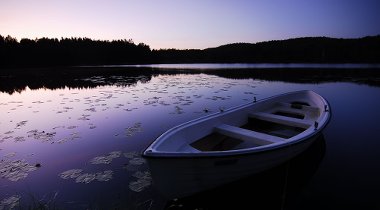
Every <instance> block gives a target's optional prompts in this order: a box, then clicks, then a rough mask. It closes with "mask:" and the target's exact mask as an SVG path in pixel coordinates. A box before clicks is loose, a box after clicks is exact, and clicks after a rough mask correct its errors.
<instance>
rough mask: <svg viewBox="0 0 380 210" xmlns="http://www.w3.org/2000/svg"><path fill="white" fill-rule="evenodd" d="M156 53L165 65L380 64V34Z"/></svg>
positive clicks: (159, 51)
mask: <svg viewBox="0 0 380 210" xmlns="http://www.w3.org/2000/svg"><path fill="white" fill-rule="evenodd" d="M153 53H154V54H155V56H154V57H155V58H156V59H157V61H159V62H162V63H173V62H174V63H379V62H380V35H379V36H372V37H364V38H360V39H334V38H327V37H308V38H296V39H288V40H281V41H268V42H260V43H256V44H249V43H236V44H228V45H223V46H220V47H216V48H208V49H204V50H174V49H169V50H157V51H155V50H154V51H153Z"/></svg>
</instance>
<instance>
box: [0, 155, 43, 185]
mask: <svg viewBox="0 0 380 210" xmlns="http://www.w3.org/2000/svg"><path fill="white" fill-rule="evenodd" d="M35 170H37V167H36V166H34V165H30V164H29V163H28V162H26V160H9V159H4V160H1V161H0V177H1V178H5V179H8V180H10V181H14V182H15V181H18V180H20V179H24V178H26V177H27V176H28V174H29V172H32V171H35Z"/></svg>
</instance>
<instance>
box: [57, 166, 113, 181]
mask: <svg viewBox="0 0 380 210" xmlns="http://www.w3.org/2000/svg"><path fill="white" fill-rule="evenodd" d="M82 172H83V170H82V169H70V170H67V171H64V172H62V173H61V174H60V175H59V176H60V177H61V178H62V179H75V182H76V183H85V184H89V183H91V182H92V181H99V182H106V181H109V180H111V179H112V174H113V171H111V170H106V171H102V172H96V173H82Z"/></svg>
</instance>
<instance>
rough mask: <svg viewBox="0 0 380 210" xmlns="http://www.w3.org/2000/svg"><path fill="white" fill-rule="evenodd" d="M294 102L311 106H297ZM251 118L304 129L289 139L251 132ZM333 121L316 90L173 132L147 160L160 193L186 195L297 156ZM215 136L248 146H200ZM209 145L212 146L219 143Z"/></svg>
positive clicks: (241, 108) (238, 109)
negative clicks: (224, 136)
mask: <svg viewBox="0 0 380 210" xmlns="http://www.w3.org/2000/svg"><path fill="white" fill-rule="evenodd" d="M294 101H296V102H297V103H299V102H301V103H305V104H307V105H299V104H291V103H293V102H294ZM289 104H290V105H289ZM279 110H280V111H281V112H282V111H284V110H285V111H284V112H289V113H291V114H292V115H294V116H290V117H289V116H283V113H280V114H278V113H279ZM297 115H302V116H301V117H302V119H296V118H297V117H298V116H297ZM250 118H255V119H259V120H268V121H271V122H274V123H277V124H286V126H288V127H296V128H297V129H298V128H302V130H301V131H300V132H299V133H296V134H293V135H291V136H289V137H286V138H285V137H282V136H280V137H278V136H277V134H274V135H272V134H270V135H269V134H266V133H261V132H257V131H251V130H247V129H246V127H244V125H245V124H247V122H248V121H249V119H250ZM329 119H330V107H329V105H328V103H327V101H326V100H325V99H323V98H322V97H321V96H319V95H318V94H316V93H314V92H312V91H299V92H294V93H289V94H283V95H280V96H278V97H272V98H269V99H265V100H262V101H258V102H254V103H251V104H246V105H242V106H239V107H235V108H232V109H230V110H226V111H224V112H221V113H216V114H212V115H209V116H205V117H203V118H200V119H196V120H193V121H190V122H187V123H184V124H182V125H179V126H177V127H175V128H172V129H170V130H169V131H167V132H165V133H164V134H162V135H161V136H160V137H159V138H157V139H156V141H155V142H153V143H152V144H151V145H150V146H149V147H148V148H147V149H146V150H145V151H144V154H143V156H144V157H146V158H147V161H148V164H149V167H150V170H151V172H152V177H153V182H154V185H155V186H156V187H157V189H158V190H159V191H160V192H161V193H162V194H163V195H165V196H166V197H168V198H178V197H184V196H188V195H191V194H193V193H197V192H200V191H203V190H207V189H210V188H213V187H216V186H219V185H222V184H225V183H228V182H232V181H235V180H238V179H241V178H243V177H246V176H249V175H252V174H255V173H259V172H262V171H264V170H267V169H270V168H273V167H275V166H277V165H279V164H281V163H284V162H286V161H288V160H290V159H292V158H294V157H295V156H297V155H298V154H300V153H301V152H303V151H305V150H306V149H307V148H308V147H309V146H310V145H311V144H312V143H313V141H314V140H315V139H316V138H317V137H318V136H319V135H320V133H321V132H322V130H323V128H324V127H325V126H326V125H327V123H328V121H329ZM256 123H257V122H256ZM242 126H243V127H242ZM212 133H219V134H221V135H226V136H228V138H233V139H238V140H239V144H240V145H244V146H240V147H231V148H223V149H220V148H219V149H215V148H212V149H210V148H205V147H204V145H203V146H202V144H204V143H202V142H201V146H197V144H198V143H197V142H199V141H203V140H202V139H205V136H208V135H210V134H212ZM207 141H208V142H206V145H207V144H210V143H213V142H212V141H214V139H212V138H211V139H210V138H209V139H207ZM241 142H242V143H241ZM246 142H249V143H246ZM252 142H254V143H252ZM252 145H254V146H252Z"/></svg>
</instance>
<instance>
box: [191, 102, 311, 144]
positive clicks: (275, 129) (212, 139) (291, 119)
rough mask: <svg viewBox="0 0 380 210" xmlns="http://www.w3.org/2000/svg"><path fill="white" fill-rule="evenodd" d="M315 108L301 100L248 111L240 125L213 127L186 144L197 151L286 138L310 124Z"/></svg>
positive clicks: (267, 142) (296, 133) (298, 132)
mask: <svg viewBox="0 0 380 210" xmlns="http://www.w3.org/2000/svg"><path fill="white" fill-rule="evenodd" d="M305 109H306V110H305ZM317 111H318V110H317V109H316V108H313V107H309V106H308V105H307V106H306V105H305V104H300V103H295V104H285V103H283V104H280V106H278V107H277V108H276V109H274V110H268V111H267V112H265V113H264V112H261V113H254V114H250V115H249V118H248V122H247V123H246V124H245V125H243V126H240V127H235V126H230V125H221V126H219V127H216V128H215V132H213V133H211V134H210V135H208V136H206V137H204V138H202V139H200V140H197V141H195V142H193V143H191V144H190V146H191V147H193V148H195V149H197V150H199V151H226V150H237V149H243V148H252V147H258V146H262V145H266V144H271V143H274V142H278V141H286V140H287V139H289V138H292V137H293V136H296V135H298V134H300V133H301V132H303V131H305V130H306V129H307V128H308V127H309V126H310V125H311V122H310V120H309V119H308V118H310V116H312V115H316V114H317ZM256 137H257V138H256Z"/></svg>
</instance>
